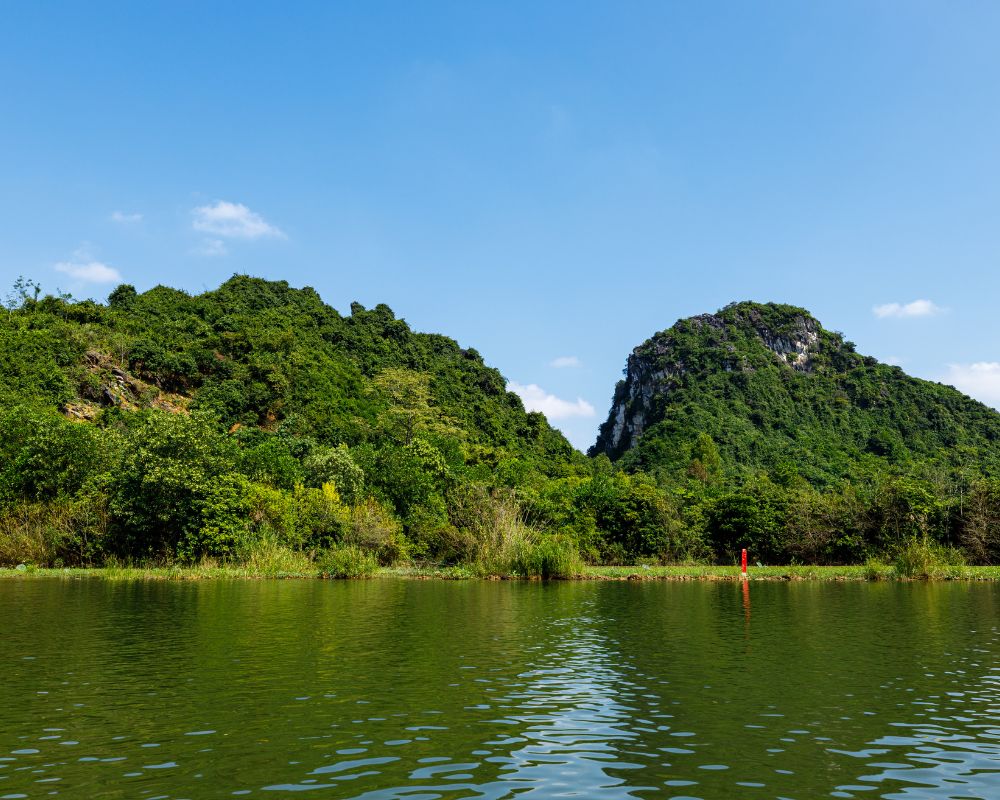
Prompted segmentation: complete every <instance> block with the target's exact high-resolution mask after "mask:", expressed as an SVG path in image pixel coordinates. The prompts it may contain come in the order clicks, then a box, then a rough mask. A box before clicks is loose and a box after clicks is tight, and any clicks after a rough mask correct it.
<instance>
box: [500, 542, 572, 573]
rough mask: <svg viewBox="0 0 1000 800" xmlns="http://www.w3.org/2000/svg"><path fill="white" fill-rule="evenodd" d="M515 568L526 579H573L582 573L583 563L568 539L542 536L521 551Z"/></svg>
mask: <svg viewBox="0 0 1000 800" xmlns="http://www.w3.org/2000/svg"><path fill="white" fill-rule="evenodd" d="M516 567H517V571H518V572H520V573H521V574H522V575H525V576H527V577H539V578H574V577H576V576H577V575H579V574H580V573H581V572H582V571H583V562H582V560H581V559H580V554H579V552H578V551H577V549H576V547H575V546H574V544H573V543H572V542H571V541H569V540H568V539H565V538H563V537H561V536H543V537H541V538H540V539H539V540H538V542H537V543H535V544H534V545H530V546H528V547H526V548H524V549H523V550H522V551H521V553H520V554H519V558H518V561H517V564H516Z"/></svg>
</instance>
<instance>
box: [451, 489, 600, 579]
mask: <svg viewBox="0 0 1000 800" xmlns="http://www.w3.org/2000/svg"><path fill="white" fill-rule="evenodd" d="M454 508H455V509H457V513H455V515H454V517H455V518H454V522H455V528H454V529H453V530H454V531H455V538H454V541H453V542H452V551H453V552H454V553H455V554H456V555H457V556H458V558H459V560H460V561H461V562H462V563H463V564H465V565H466V566H467V567H468V569H469V570H470V571H471V572H473V573H474V574H476V575H480V576H483V577H508V576H520V577H540V578H568V577H572V576H574V575H579V574H580V573H581V572H582V569H583V565H582V561H581V559H580V555H579V552H578V551H577V548H576V546H575V545H574V544H573V542H571V541H570V540H569V539H565V538H562V537H559V536H550V535H546V534H543V533H540V532H539V531H536V530H534V529H532V528H531V526H529V525H528V524H527V522H525V519H524V515H523V513H522V510H521V506H520V503H518V501H517V498H516V497H515V496H514V495H513V493H510V492H502V491H493V492H488V491H486V490H485V489H483V488H477V489H475V490H472V491H468V492H467V493H466V494H465V495H464V496H462V497H460V498H457V499H456V501H455V503H454Z"/></svg>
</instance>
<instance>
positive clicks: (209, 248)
mask: <svg viewBox="0 0 1000 800" xmlns="http://www.w3.org/2000/svg"><path fill="white" fill-rule="evenodd" d="M194 252H195V253H197V254H198V255H200V256H227V255H229V249H228V248H227V247H226V243H225V242H224V241H222V239H206V240H205V241H204V242H202V244H201V247H199V248H197V249H196V250H195V251H194Z"/></svg>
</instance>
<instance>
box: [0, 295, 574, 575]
mask: <svg viewBox="0 0 1000 800" xmlns="http://www.w3.org/2000/svg"><path fill="white" fill-rule="evenodd" d="M16 288H17V292H16V293H15V296H14V298H13V300H12V302H11V303H10V304H9V309H8V312H7V314H6V315H5V318H4V319H3V323H2V324H0V403H2V408H3V411H2V412H0V459H2V461H0V510H2V509H6V511H7V514H8V516H7V518H6V519H5V520H0V525H4V524H5V525H6V528H7V531H0V533H4V532H9V531H17V530H20V531H21V533H22V534H23V538H24V540H23V541H22V542H21V543H20V544H18V542H16V541H13V540H12V538H11V537H8V539H7V544H8V548H7V549H8V551H9V552H8V553H7V554H6V555H5V553H4V552H3V549H4V548H3V546H2V545H0V561H4V560H6V561H11V560H15V561H16V560H30V559H31V558H32V557H33V556H32V554H33V553H34V554H35V556H34V557H35V560H39V561H44V560H46V559H49V560H51V558H52V557H53V555H52V554H53V553H60V554H61V557H62V558H63V559H64V560H70V561H84V562H86V561H88V560H90V559H91V558H92V557H99V556H101V555H102V554H106V553H117V554H119V555H121V556H123V557H129V558H133V557H134V558H157V559H162V560H171V559H173V558H184V559H193V558H198V557H201V556H204V555H215V556H219V557H226V558H230V557H237V556H238V555H239V553H240V552H242V551H244V550H246V547H247V546H248V543H255V542H256V543H259V541H260V540H261V539H262V537H263V538H268V537H271V538H273V539H274V540H275V541H276V542H278V543H279V544H281V545H282V546H292V547H294V548H297V549H305V550H307V551H308V552H310V553H315V552H317V551H321V550H323V549H328V548H329V547H330V546H333V545H341V544H349V543H352V542H354V543H360V544H365V545H366V546H367V545H370V544H372V543H373V542H375V543H379V544H378V545H377V546H374V545H373V547H371V548H369V549H375V550H378V551H379V553H380V558H382V559H383V560H385V561H391V560H393V559H394V558H396V557H400V556H403V555H406V556H411V557H434V558H448V557H449V553H452V552H453V551H455V552H457V553H458V554H459V556H462V555H463V554H465V555H467V552H466V551H468V550H469V547H470V545H469V543H468V541H465V540H463V538H462V536H463V534H462V533H461V531H462V530H466V531H467V530H468V529H469V527H470V524H471V523H468V520H467V519H465V518H464V517H463V514H464V515H465V517H468V516H470V515H473V516H474V514H476V513H482V514H486V513H489V512H490V508H491V507H492V506H491V503H492V504H493V505H496V504H497V503H500V504H501V505H502V502H501V500H497V499H496V496H497V492H498V491H501V490H509V491H508V494H509V493H510V491H512V487H513V486H517V487H518V489H527V488H529V487H532V486H534V485H537V484H539V483H544V482H545V481H547V480H550V479H552V478H554V477H558V476H564V475H571V474H575V473H578V472H581V471H582V472H584V473H587V472H589V467H588V466H587V464H586V458H585V457H584V456H583V455H582V454H580V453H578V452H577V451H575V450H574V449H573V448H572V447H571V446H570V444H569V443H568V442H567V441H566V439H565V438H564V437H563V435H562V434H561V433H559V432H558V431H556V430H555V429H553V428H552V427H550V426H549V424H548V423H547V422H546V420H545V418H544V416H542V415H541V414H538V413H528V412H526V411H525V409H524V406H523V404H522V402H521V400H520V398H519V397H518V396H517V395H515V394H513V393H511V392H508V391H507V390H506V382H505V380H504V378H503V376H502V375H501V374H500V373H499V372H498V371H497V370H496V369H493V368H491V367H488V366H486V364H485V363H484V362H483V359H482V357H481V356H480V355H479V354H478V353H477V352H476V351H475V350H473V349H465V348H462V347H460V346H459V345H458V344H457V343H456V342H455V341H454V340H452V339H449V338H447V337H445V336H440V335H437V334H424V333H416V332H414V331H412V330H410V328H409V326H408V325H407V324H406V322H404V321H403V320H401V319H397V318H396V317H395V315H394V314H393V312H392V311H391V310H390V309H389V308H388V307H387V306H384V305H379V306H377V307H375V308H374V309H372V310H366V309H365V308H363V307H362V306H360V305H358V304H354V305H352V307H351V314H350V316H342V315H341V314H339V313H338V312H337V311H336V310H335V309H333V308H331V307H330V306H328V305H326V304H325V303H324V302H323V301H322V300H321V299H320V297H319V295H317V293H316V292H315V291H313V290H312V289H309V288H306V289H293V288H290V287H289V286H288V284H287V283H285V282H271V281H265V280H260V279H256V278H250V277H246V276H236V277H234V278H232V279H231V280H229V281H227V282H226V283H224V284H223V285H222V286H220V287H219V288H218V289H216V290H214V291H208V292H205V293H203V294H200V295H195V296H192V295H188V294H186V293H184V292H181V291H178V290H175V289H170V288H167V287H163V286H158V287H156V288H154V289H151V290H150V291H148V292H144V293H142V294H138V293H136V291H135V290H134V289H133V288H132V287H130V286H127V285H123V286H120V287H118V288H117V289H116V290H115V291H114V292H112V293H111V295H110V297H109V299H108V303H107V304H100V303H94V302H92V301H83V302H74V301H72V299H71V298H66V297H53V296H45V297H39V293H38V292H37V291H32V289H33V288H34V287H33V284H30V283H28V284H25V283H24V282H21V283H20V284H19V286H18V287H16ZM324 492H326V494H324ZM331 492H332V494H331ZM477 498H478V499H477ZM494 501H495V502H494ZM477 503H478V505H477ZM470 509H471V510H470ZM33 515H34V516H33ZM81 517H85V518H86V519H82V518H81ZM46 526H48V527H46ZM81 531H82V532H81ZM88 531H89V533H88ZM53 537H55V539H53ZM59 537H62V538H63V539H65V541H62V540H61V539H59ZM0 538H2V537H0ZM56 540H58V541H56ZM12 541H13V543H12ZM32 547H34V548H35V549H34V550H32Z"/></svg>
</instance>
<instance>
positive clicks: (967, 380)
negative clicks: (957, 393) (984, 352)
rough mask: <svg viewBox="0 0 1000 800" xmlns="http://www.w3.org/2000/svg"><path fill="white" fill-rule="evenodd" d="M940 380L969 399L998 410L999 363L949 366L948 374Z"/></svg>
mask: <svg viewBox="0 0 1000 800" xmlns="http://www.w3.org/2000/svg"><path fill="white" fill-rule="evenodd" d="M942 380H943V382H944V383H950V384H951V385H952V386H954V387H955V388H956V389H960V390H961V391H963V392H965V393H966V394H967V395H969V397H975V398H976V399H977V400H980V401H982V402H983V403H987V404H988V405H991V406H993V407H994V408H1000V361H976V362H973V363H971V364H949V365H948V374H947V375H945V377H944V378H943V379H942Z"/></svg>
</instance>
